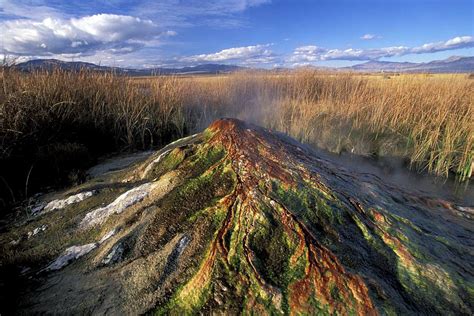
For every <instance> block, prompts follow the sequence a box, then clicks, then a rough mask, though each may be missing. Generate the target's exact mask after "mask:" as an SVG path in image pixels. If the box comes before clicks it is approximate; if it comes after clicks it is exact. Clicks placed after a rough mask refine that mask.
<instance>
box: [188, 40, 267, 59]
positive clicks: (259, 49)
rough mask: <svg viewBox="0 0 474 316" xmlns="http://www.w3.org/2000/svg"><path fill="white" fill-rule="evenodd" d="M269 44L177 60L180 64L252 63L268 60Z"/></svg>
mask: <svg viewBox="0 0 474 316" xmlns="http://www.w3.org/2000/svg"><path fill="white" fill-rule="evenodd" d="M269 46H271V45H270V44H265V45H254V46H245V47H234V48H227V49H224V50H221V51H219V52H216V53H212V54H201V55H194V56H188V57H182V58H180V59H179V60H180V61H181V62H190V63H199V62H227V61H239V62H247V63H249V62H252V61H255V62H257V61H259V60H260V61H262V60H264V59H263V58H265V60H269V59H270V58H271V57H272V55H273V53H272V51H271V50H270V49H268V47H269Z"/></svg>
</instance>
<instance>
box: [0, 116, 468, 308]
mask: <svg viewBox="0 0 474 316" xmlns="http://www.w3.org/2000/svg"><path fill="white" fill-rule="evenodd" d="M127 159H128V160H127V161H128V163H125V162H124V161H121V162H120V163H117V164H111V165H106V166H103V167H99V168H95V169H94V177H93V178H92V179H91V180H90V181H88V182H87V183H85V184H83V185H81V186H78V187H74V188H72V189H70V190H68V191H66V192H59V193H55V194H51V195H47V196H44V197H42V198H41V199H40V200H39V201H38V203H37V204H35V205H32V207H31V208H30V209H29V210H28V212H26V214H25V215H24V216H20V217H19V218H16V219H15V220H14V221H12V222H11V223H9V224H8V225H6V226H5V227H3V228H2V233H1V235H0V245H1V254H0V264H1V266H0V272H1V278H0V279H1V281H0V282H1V283H0V287H1V290H2V297H1V298H2V301H3V302H2V303H1V304H0V305H1V307H0V313H2V314H9V313H13V312H15V313H19V314H30V313H55V314H56V313H68V314H69V313H74V314H76V313H79V314H84V313H85V314H89V313H93V314H103V313H106V314H121V313H127V314H136V313H145V312H149V313H156V314H180V315H181V314H183V313H185V314H189V313H194V312H203V313H204V314H211V313H227V314H238V313H255V314H334V313H335V314H341V315H347V314H358V315H363V314H364V315H365V314H407V313H408V314H416V313H418V314H419V313H423V314H442V315H449V314H453V315H454V314H465V315H472V314H473V311H474V306H473V305H474V276H473V273H472V271H474V267H473V265H474V238H473V230H474V225H473V216H474V210H473V208H472V207H469V206H467V205H458V204H456V203H454V202H452V201H447V200H442V199H439V198H431V197H427V196H423V195H421V194H419V193H416V192H412V191H408V190H406V189H403V188H400V187H397V186H394V185H390V184H388V182H387V181H384V179H381V178H379V177H377V176H375V175H372V174H369V173H361V172H356V171H354V170H351V169H350V168H348V167H344V166H342V165H339V164H337V163H335V162H333V161H330V160H328V159H326V158H323V157H322V156H319V155H318V154H317V153H315V152H313V151H311V150H310V149H308V148H306V147H304V146H303V145H301V144H299V143H297V142H296V141H293V140H291V139H289V138H287V137H284V136H282V135H280V134H278V133H274V132H271V131H267V130H264V129H262V128H259V127H256V126H252V125H248V124H245V123H244V122H241V121H238V120H233V119H223V120H219V121H216V122H214V123H213V124H212V125H211V126H209V128H208V129H206V130H205V131H204V132H203V133H201V134H198V135H193V136H190V137H188V138H185V139H182V140H180V141H177V142H175V143H172V144H170V145H168V146H166V147H165V148H163V149H162V150H160V151H158V152H156V153H149V154H142V155H140V156H139V157H138V158H137V159H129V158H127ZM129 164H131V165H129ZM127 165H129V166H127ZM111 166H112V167H111Z"/></svg>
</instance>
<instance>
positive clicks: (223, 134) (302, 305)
mask: <svg viewBox="0 0 474 316" xmlns="http://www.w3.org/2000/svg"><path fill="white" fill-rule="evenodd" d="M208 130H209V131H211V132H212V134H213V135H212V137H211V139H210V140H209V144H211V145H219V146H223V147H224V148H225V150H226V152H227V157H226V159H228V160H230V161H231V165H232V169H233V170H234V171H235V173H236V174H237V178H238V184H237V188H236V190H235V192H234V193H233V194H232V195H231V196H229V197H228V199H225V204H226V205H227V206H228V214H227V218H226V220H225V223H224V225H223V226H222V228H221V229H220V231H219V232H218V236H217V240H218V241H217V242H215V243H214V245H213V250H212V251H211V253H212V259H211V260H210V262H209V261H208V262H207V264H211V262H213V261H214V259H215V254H216V252H219V253H220V254H221V255H222V257H223V258H227V255H228V251H227V249H226V248H225V246H224V236H225V234H226V233H227V232H228V230H229V228H230V226H231V223H232V222H233V217H234V215H235V214H234V211H233V207H234V203H235V201H236V200H237V199H238V200H239V201H242V204H241V210H242V211H245V212H252V213H250V214H257V212H259V210H258V209H257V208H256V207H255V205H257V204H258V203H254V202H253V201H264V200H265V197H264V194H263V192H261V189H258V187H259V186H258V184H259V181H260V182H261V181H269V180H270V179H271V180H278V181H279V182H280V183H281V184H282V185H284V186H286V187H296V185H297V184H298V183H301V182H302V181H303V180H306V181H308V180H309V181H311V182H312V183H314V182H315V181H316V180H315V178H317V176H314V175H312V174H311V173H310V172H306V170H305V169H304V168H303V167H301V163H300V162H301V161H305V159H306V158H305V157H304V155H303V153H301V149H299V148H297V147H296V146H294V145H291V144H289V143H286V142H285V143H283V142H282V141H281V140H280V139H279V138H278V137H275V136H274V135H273V134H271V133H268V132H266V131H264V130H263V129H262V130H258V127H255V126H248V125H247V124H246V123H244V122H241V121H238V120H235V119H222V120H218V121H215V122H214V123H213V124H212V125H211V126H210V127H209V129H208ZM297 157H298V158H297ZM315 186H316V187H319V188H321V190H322V191H324V192H326V193H327V194H330V191H329V189H328V188H327V187H325V186H324V184H323V183H320V182H316V183H315ZM273 202H274V204H275V201H273ZM274 204H273V205H274ZM276 204H279V203H276ZM279 206H280V209H283V212H280V213H278V212H277V211H276V210H275V212H276V216H275V217H276V218H278V217H279V218H281V223H282V224H283V226H284V229H285V231H286V232H287V233H288V232H297V236H298V239H299V241H297V243H298V247H297V250H296V252H295V253H294V254H293V256H292V257H291V260H290V261H292V262H293V263H294V262H296V261H297V260H298V258H300V256H302V255H303V254H305V253H306V256H307V258H306V261H307V265H306V268H305V276H304V277H303V278H302V279H301V280H299V281H297V282H295V283H293V284H292V285H290V288H289V292H290V297H289V303H290V307H291V310H292V312H295V313H298V312H304V311H311V306H310V301H311V300H310V298H311V296H314V297H315V299H316V300H317V301H319V302H320V303H323V304H324V305H327V306H328V307H329V310H330V312H331V313H332V312H337V313H340V314H346V313H348V312H350V311H351V310H353V311H355V312H356V313H357V314H359V315H366V314H376V310H375V307H374V305H373V303H372V301H371V299H370V297H369V295H368V289H367V286H366V285H365V283H364V282H363V280H362V279H361V278H360V277H358V276H355V275H352V274H350V273H348V272H346V271H345V269H344V267H343V266H342V265H341V264H340V263H339V260H338V259H337V257H336V256H335V255H334V254H333V253H332V252H331V251H330V250H328V249H327V248H325V247H324V246H323V245H322V244H320V243H319V242H318V241H317V240H316V239H315V238H314V237H313V236H312V235H311V233H310V232H309V230H308V229H307V228H306V227H305V225H304V224H303V223H302V222H300V221H299V220H298V219H297V217H296V216H295V215H294V214H293V213H292V211H291V210H288V209H286V208H285V207H284V206H283V205H282V204H279ZM245 216H247V217H248V216H250V215H249V213H246V215H245ZM248 233H249V227H246V231H245V236H244V239H243V249H244V254H245V258H246V260H247V262H248V264H249V266H250V267H251V268H252V270H253V273H254V277H255V278H256V280H257V281H258V283H259V284H260V286H261V287H262V288H263V289H265V290H266V291H267V292H269V293H270V294H275V292H276V290H275V289H273V288H272V286H269V285H268V284H266V283H265V280H264V279H263V278H262V276H261V275H260V274H259V273H258V271H257V269H256V267H255V266H254V264H253V258H254V254H253V253H252V250H251V249H250V248H249V247H248V245H247V242H248ZM334 288H337V290H338V293H339V294H338V295H339V298H338V299H335V298H334V297H333V295H331V290H332V289H334Z"/></svg>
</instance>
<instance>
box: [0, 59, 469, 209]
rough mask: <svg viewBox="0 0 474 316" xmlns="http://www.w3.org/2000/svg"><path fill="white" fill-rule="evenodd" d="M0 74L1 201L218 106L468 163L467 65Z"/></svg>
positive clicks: (418, 158)
mask: <svg viewBox="0 0 474 316" xmlns="http://www.w3.org/2000/svg"><path fill="white" fill-rule="evenodd" d="M0 80H1V84H0V86H1V91H0V162H1V167H0V169H1V170H0V175H1V178H0V194H1V195H0V197H2V200H3V203H4V204H8V203H7V202H5V201H7V200H8V201H18V200H20V199H24V198H25V197H28V196H29V195H30V193H29V192H33V191H35V188H38V187H41V186H42V185H43V186H44V185H45V184H46V185H60V184H64V183H70V182H71V181H72V182H75V181H81V177H83V174H82V171H83V170H84V168H86V167H88V166H90V165H91V164H92V163H93V162H94V161H95V159H96V158H97V157H99V156H101V155H104V154H108V153H112V152H116V151H124V150H143V149H149V148H153V147H157V146H161V145H163V144H165V143H167V142H169V141H171V140H173V139H176V138H179V137H181V136H184V135H186V134H189V133H192V132H194V131H197V130H201V129H202V128H204V127H205V126H207V125H208V124H209V123H210V122H211V121H213V120H214V119H216V118H220V117H237V118H241V119H244V120H248V121H251V122H254V123H257V124H260V125H262V126H265V127H268V128H272V129H275V130H279V131H282V132H284V133H286V134H288V135H290V136H292V137H294V138H296V139H298V140H300V141H302V142H305V143H308V144H311V145H314V146H319V147H322V148H324V149H327V150H329V151H332V152H341V151H349V152H353V153H356V154H363V155H371V156H397V157H402V158H405V159H406V160H407V161H409V163H410V165H411V167H412V168H414V169H417V170H426V171H428V172H430V173H433V174H436V175H440V176H443V177H448V176H449V175H457V177H458V179H459V180H466V179H467V178H469V177H470V175H471V173H472V168H473V143H474V124H472V118H473V117H474V80H472V79H469V76H468V75H466V74H459V75H427V74H402V75H367V74H365V75H364V74H350V73H326V72H320V71H313V70H301V71H294V72H288V73H283V72H281V73H280V72H279V73H266V72H265V73H263V72H248V73H246V72H242V73H235V74H227V75H219V76H186V77H173V76H166V77H165V76H164V77H147V78H128V77H124V76H117V75H113V74H110V73H92V72H87V71H82V72H79V73H74V72H64V71H60V70H57V71H53V72H49V73H47V72H37V73H32V74H25V73H18V72H15V71H11V70H8V69H7V68H5V69H3V70H2V73H1V75H0ZM46 178H47V179H48V180H45V179H46ZM1 205H2V204H1V203H0V207H1Z"/></svg>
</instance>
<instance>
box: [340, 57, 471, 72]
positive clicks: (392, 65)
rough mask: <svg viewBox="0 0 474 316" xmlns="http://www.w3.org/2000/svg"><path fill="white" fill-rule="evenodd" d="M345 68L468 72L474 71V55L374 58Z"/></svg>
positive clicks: (386, 70) (373, 70) (382, 70)
mask: <svg viewBox="0 0 474 316" xmlns="http://www.w3.org/2000/svg"><path fill="white" fill-rule="evenodd" d="M343 69H346V70H354V71H364V72H427V73H466V72H474V57H460V56H452V57H449V58H447V59H444V60H434V61H430V62H427V63H409V62H392V61H376V60H373V61H368V62H366V63H363V64H358V65H354V66H351V67H345V68H343Z"/></svg>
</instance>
